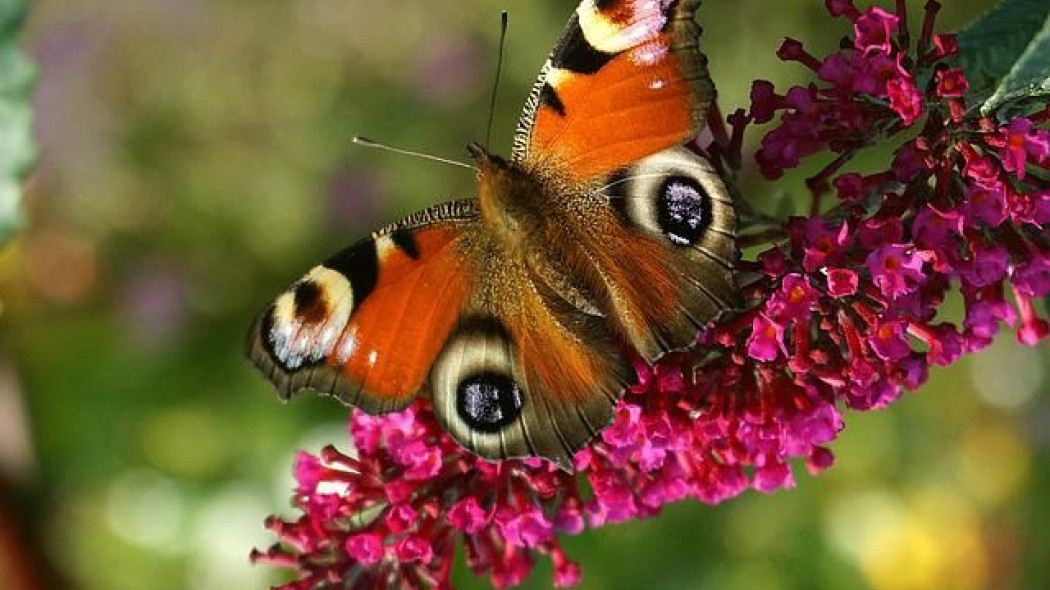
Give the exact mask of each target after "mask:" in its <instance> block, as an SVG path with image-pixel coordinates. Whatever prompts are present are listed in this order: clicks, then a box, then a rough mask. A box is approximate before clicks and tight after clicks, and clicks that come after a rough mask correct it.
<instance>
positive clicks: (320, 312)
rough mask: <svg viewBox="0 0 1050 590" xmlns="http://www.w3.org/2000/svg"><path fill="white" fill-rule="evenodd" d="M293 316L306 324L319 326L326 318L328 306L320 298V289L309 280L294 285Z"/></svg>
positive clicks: (322, 298)
mask: <svg viewBox="0 0 1050 590" xmlns="http://www.w3.org/2000/svg"><path fill="white" fill-rule="evenodd" d="M294 293H295V295H294V297H295V315H296V316H297V317H298V318H299V320H300V321H302V322H303V323H306V324H319V323H321V322H322V321H324V320H325V319H326V318H327V317H328V304H327V302H326V301H325V299H324V297H322V296H321V288H320V287H319V286H317V283H315V282H313V281H309V280H303V281H299V282H298V283H296V285H295V290H294Z"/></svg>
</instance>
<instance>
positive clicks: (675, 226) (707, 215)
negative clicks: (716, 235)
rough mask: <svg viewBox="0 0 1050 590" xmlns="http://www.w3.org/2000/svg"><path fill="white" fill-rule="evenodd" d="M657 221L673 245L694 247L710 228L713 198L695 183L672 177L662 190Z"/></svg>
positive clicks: (659, 197) (690, 180)
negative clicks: (708, 227)
mask: <svg viewBox="0 0 1050 590" xmlns="http://www.w3.org/2000/svg"><path fill="white" fill-rule="evenodd" d="M657 221H658V222H659V224H660V229H661V230H663V232H664V234H665V235H666V236H667V239H669V240H671V242H673V243H675V244H677V245H679V246H692V245H694V244H696V243H697V242H698V241H699V240H700V238H701V237H703V235H704V231H705V230H706V229H707V226H708V225H710V224H711V198H710V196H708V194H707V191H706V190H704V187H703V186H701V185H700V183H699V182H697V181H696V180H695V179H693V178H689V177H687V176H671V177H669V178H667V179H666V180H665V181H664V183H663V184H662V185H661V186H660V192H659V193H658V199H657Z"/></svg>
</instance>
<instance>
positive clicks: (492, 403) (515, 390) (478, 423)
mask: <svg viewBox="0 0 1050 590" xmlns="http://www.w3.org/2000/svg"><path fill="white" fill-rule="evenodd" d="M521 393H522V392H521V388H519V387H518V384H517V383H515V382H514V380H513V379H511V378H510V377H508V376H506V375H503V374H500V373H495V372H491V371H486V372H482V373H475V374H473V375H470V376H469V377H467V378H466V379H464V380H462V381H460V383H459V387H457V388H456V411H458V412H459V416H460V418H462V419H463V421H464V422H466V423H467V425H468V426H470V427H471V428H473V429H475V430H477V431H480V432H499V430H500V429H501V428H503V427H504V426H506V425H508V424H510V423H511V422H513V421H514V420H516V419H517V417H518V415H519V414H520V413H521V406H522V395H521Z"/></svg>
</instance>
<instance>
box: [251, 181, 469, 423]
mask: <svg viewBox="0 0 1050 590" xmlns="http://www.w3.org/2000/svg"><path fill="white" fill-rule="evenodd" d="M475 218H476V209H475V207H474V204H473V202H472V201H457V202H453V203H446V204H443V205H438V206H437V207H433V208H431V209H428V210H427V211H423V212H421V213H418V214H416V215H414V216H412V217H410V218H408V219H406V220H404V221H402V222H400V223H398V224H395V225H393V226H390V227H389V228H386V229H384V230H381V231H379V232H376V233H375V234H373V235H372V237H371V238H370V239H367V240H363V241H361V242H359V243H357V244H355V245H353V246H350V247H349V248H346V249H345V250H343V251H342V252H339V253H338V254H336V255H335V256H332V257H331V258H329V259H328V260H326V261H325V262H324V263H322V264H320V265H318V266H316V267H314V268H313V269H312V270H310V272H308V273H307V274H306V276H304V277H303V278H302V279H300V280H299V281H297V282H296V283H295V284H293V285H292V286H291V287H290V288H289V289H288V290H287V291H285V292H284V293H283V294H281V295H280V296H279V297H278V298H277V299H276V300H275V301H274V302H273V303H272V304H271V305H270V306H269V307H267V308H266V310H264V311H263V313H262V314H260V315H259V317H258V319H257V320H256V321H255V324H254V325H253V326H252V329H251V331H250V332H249V335H248V356H249V357H250V358H251V360H252V361H253V362H254V363H255V364H256V366H258V367H259V369H260V370H262V372H263V373H264V374H266V375H267V376H268V377H269V378H270V380H271V381H272V382H273V384H274V386H275V387H276V388H277V390H278V392H279V393H280V394H281V396H282V397H283V398H285V399H287V398H288V397H290V396H291V394H292V393H294V392H296V391H299V390H301V389H307V388H311V389H315V390H317V391H318V392H320V393H326V394H332V395H335V396H337V397H339V398H340V399H341V400H343V401H344V402H346V403H349V404H352V405H354V406H358V407H360V408H362V409H364V410H365V411H367V412H370V413H381V412H387V411H392V410H395V409H399V408H402V407H404V406H406V405H408V403H409V402H410V401H411V400H412V399H413V398H414V397H415V394H416V393H417V392H418V391H419V389H420V388H421V387H422V385H423V383H424V381H425V380H426V377H427V374H428V372H429V370H430V365H431V363H432V362H433V361H434V358H435V357H436V356H437V354H438V352H439V351H440V350H441V348H442V346H443V345H444V343H445V339H446V338H447V337H448V335H449V333H450V332H451V330H452V327H453V325H454V324H455V322H456V321H457V320H458V319H459V316H460V313H461V312H462V310H463V308H464V305H465V303H466V301H467V299H468V297H469V294H470V291H471V289H472V287H473V284H474V282H475V281H474V274H473V269H472V267H471V264H470V261H469V260H467V259H466V258H464V257H463V256H462V255H461V253H460V252H459V249H458V244H459V241H460V240H461V237H462V235H463V229H464V228H465V227H466V224H469V223H472V222H473V220H474V219H475Z"/></svg>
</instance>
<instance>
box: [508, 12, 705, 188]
mask: <svg viewBox="0 0 1050 590" xmlns="http://www.w3.org/2000/svg"><path fill="white" fill-rule="evenodd" d="M699 4H700V0H584V1H583V2H582V3H581V4H580V6H579V7H578V8H577V10H576V12H575V13H574V14H573V16H572V18H571V19H570V21H569V23H568V25H567V26H566V28H565V30H564V31H563V33H562V36H561V38H560V40H559V41H558V44H557V45H556V46H555V48H554V51H553V52H552V53H551V55H550V58H549V59H548V60H547V62H546V63H545V64H544V67H543V70H542V71H541V73H540V75H539V78H538V79H537V81H536V83H535V85H534V87H533V90H532V92H531V94H530V96H529V99H528V101H527V103H526V107H525V112H524V113H523V114H522V116H521V119H520V120H519V123H518V130H517V132H516V134H515V140H514V154H513V160H514V161H515V162H518V163H523V164H525V165H526V166H527V167H532V168H536V169H544V168H554V169H557V170H558V171H559V172H560V173H561V174H562V175H563V176H568V177H570V178H573V179H580V180H585V179H590V178H594V177H596V176H599V175H603V174H607V173H610V172H612V171H613V170H615V169H617V168H619V167H621V166H623V165H626V164H628V163H630V162H633V161H635V160H638V159H641V158H642V157H645V156H648V155H651V154H654V153H657V152H659V151H662V150H664V149H667V148H670V147H673V146H676V145H679V144H681V143H683V142H685V141H686V140H688V139H690V138H692V137H693V136H695V135H696V133H697V132H698V131H699V130H700V128H701V127H702V126H703V122H704V120H705V117H706V115H707V109H708V107H709V106H710V104H711V101H712V100H713V99H714V86H713V85H712V83H711V81H710V77H709V76H708V72H707V62H706V59H705V58H704V56H703V54H702V53H700V50H699V44H698V43H699V35H700V31H699V26H698V25H697V24H696V22H695V21H694V14H695V12H696V9H697V8H698V6H699Z"/></svg>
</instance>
